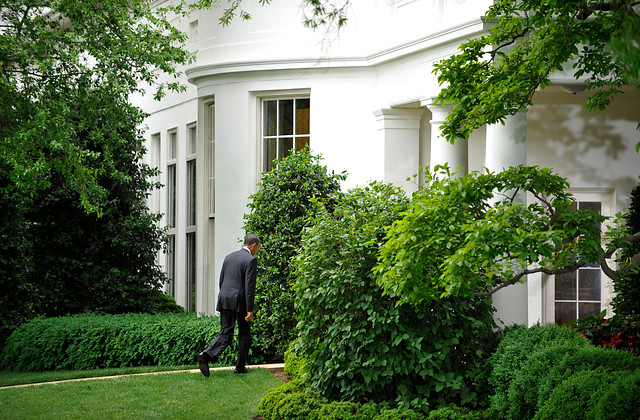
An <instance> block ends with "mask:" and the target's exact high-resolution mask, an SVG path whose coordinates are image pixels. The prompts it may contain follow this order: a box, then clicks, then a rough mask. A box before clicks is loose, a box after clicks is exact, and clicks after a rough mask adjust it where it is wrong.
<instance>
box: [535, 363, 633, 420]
mask: <svg viewBox="0 0 640 420" xmlns="http://www.w3.org/2000/svg"><path fill="white" fill-rule="evenodd" d="M618 374H619V373H618V372H610V371H607V370H605V369H603V368H597V369H595V370H587V371H581V372H576V373H575V374H574V375H572V376H570V377H569V378H568V379H566V380H564V381H563V382H562V383H560V384H559V385H558V386H557V387H556V388H555V389H554V390H553V392H552V393H551V395H550V396H549V398H548V399H547V401H546V402H545V404H544V405H543V406H542V408H541V409H540V411H538V413H537V414H536V416H535V417H534V418H535V419H540V420H547V419H549V420H551V419H554V420H580V419H592V418H594V417H592V416H591V415H590V412H591V410H592V409H593V407H594V406H595V404H596V403H597V400H598V398H599V396H600V394H601V393H602V392H604V390H605V389H606V388H607V387H608V384H609V383H611V382H612V381H613V380H614V378H615V377H616V376H617V375H618ZM635 414H636V415H637V413H635ZM620 418H624V417H620Z"/></svg>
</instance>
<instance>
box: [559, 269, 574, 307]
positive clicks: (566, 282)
mask: <svg viewBox="0 0 640 420" xmlns="http://www.w3.org/2000/svg"><path fill="white" fill-rule="evenodd" d="M555 286H556V300H575V299H576V272H575V271H572V272H570V273H564V274H557V275H556V283H555Z"/></svg>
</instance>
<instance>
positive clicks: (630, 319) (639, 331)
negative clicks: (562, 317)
mask: <svg viewBox="0 0 640 420" xmlns="http://www.w3.org/2000/svg"><path fill="white" fill-rule="evenodd" d="M604 314H605V313H604V311H603V312H602V313H601V314H600V315H592V316H590V317H587V318H585V319H583V320H580V321H578V322H577V323H573V324H572V325H571V327H573V328H575V329H576V330H577V331H578V332H579V333H580V335H582V336H583V337H586V338H587V339H589V340H590V341H591V342H592V343H593V344H594V345H596V346H601V347H604V348H615V349H618V350H627V351H629V352H631V353H633V354H638V353H639V352H640V316H638V315H636V314H630V315H622V314H616V315H614V316H612V317H611V318H607V319H605V318H604Z"/></svg>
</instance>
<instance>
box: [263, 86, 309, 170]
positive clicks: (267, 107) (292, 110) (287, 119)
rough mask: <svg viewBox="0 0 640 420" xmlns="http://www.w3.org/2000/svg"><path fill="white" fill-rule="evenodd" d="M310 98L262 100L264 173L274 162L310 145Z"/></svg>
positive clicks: (271, 167)
mask: <svg viewBox="0 0 640 420" xmlns="http://www.w3.org/2000/svg"><path fill="white" fill-rule="evenodd" d="M310 106H311V103H310V100H309V98H293V99H271V100H263V101H262V156H263V165H262V169H263V170H264V171H270V170H271V169H273V167H274V162H273V161H274V160H275V159H282V158H283V157H286V156H288V155H289V154H290V153H291V151H292V150H295V151H300V150H302V149H303V148H304V147H305V146H309V142H310V130H309V117H310Z"/></svg>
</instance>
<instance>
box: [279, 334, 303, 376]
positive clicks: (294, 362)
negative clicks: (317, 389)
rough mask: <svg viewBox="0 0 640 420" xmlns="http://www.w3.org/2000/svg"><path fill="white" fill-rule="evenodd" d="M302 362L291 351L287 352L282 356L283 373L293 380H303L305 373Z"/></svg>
mask: <svg viewBox="0 0 640 420" xmlns="http://www.w3.org/2000/svg"><path fill="white" fill-rule="evenodd" d="M294 343H295V341H294ZM305 369H306V366H305V363H304V360H303V359H302V358H301V357H300V356H298V355H297V354H295V353H294V352H293V351H291V350H287V351H286V352H285V354H284V373H286V374H287V376H289V377H290V378H293V379H303V378H304V373H305Z"/></svg>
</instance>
